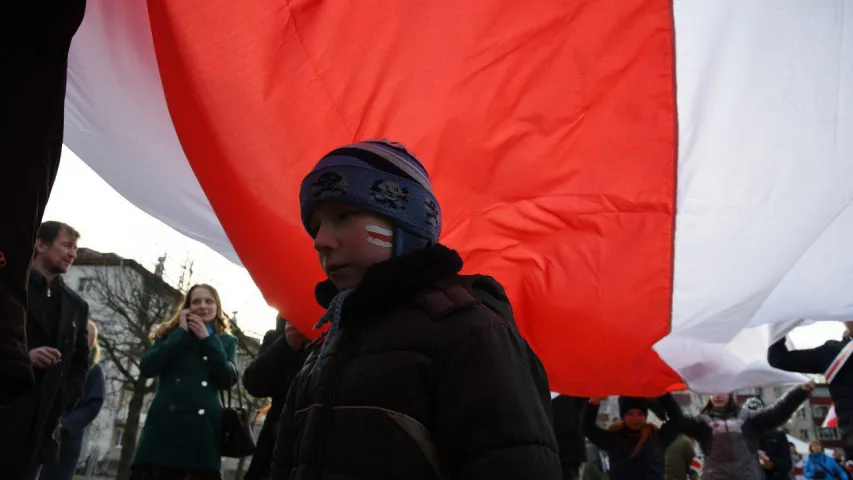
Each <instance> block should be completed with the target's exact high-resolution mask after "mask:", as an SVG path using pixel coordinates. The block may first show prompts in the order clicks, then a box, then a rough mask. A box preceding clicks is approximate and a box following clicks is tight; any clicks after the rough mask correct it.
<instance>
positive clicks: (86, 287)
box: [77, 277, 92, 293]
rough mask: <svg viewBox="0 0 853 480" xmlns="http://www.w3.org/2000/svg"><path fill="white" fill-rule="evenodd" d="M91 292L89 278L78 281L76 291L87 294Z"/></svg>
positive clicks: (90, 280)
mask: <svg viewBox="0 0 853 480" xmlns="http://www.w3.org/2000/svg"><path fill="white" fill-rule="evenodd" d="M91 290H92V279H91V278H89V277H82V278H81V279H80V283H79V284H78V286H77V291H78V292H81V293H88V292H90V291H91Z"/></svg>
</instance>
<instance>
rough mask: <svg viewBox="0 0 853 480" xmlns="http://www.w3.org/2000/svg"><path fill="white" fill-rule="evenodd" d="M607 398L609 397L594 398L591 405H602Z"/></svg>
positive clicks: (590, 401)
mask: <svg viewBox="0 0 853 480" xmlns="http://www.w3.org/2000/svg"><path fill="white" fill-rule="evenodd" d="M606 398H607V397H592V398H590V399H589V403H591V404H593V405H598V404H599V403H601V401H602V400H604V399H606Z"/></svg>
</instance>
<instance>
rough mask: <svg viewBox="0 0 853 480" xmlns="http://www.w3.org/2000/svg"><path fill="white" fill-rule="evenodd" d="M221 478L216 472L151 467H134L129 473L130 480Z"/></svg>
mask: <svg viewBox="0 0 853 480" xmlns="http://www.w3.org/2000/svg"><path fill="white" fill-rule="evenodd" d="M221 478H222V477H221V476H220V475H219V472H217V471H216V470H198V471H188V470H180V469H176V468H167V467H156V466H153V465H144V466H138V467H134V468H133V470H132V471H131V473H130V480H220V479H221Z"/></svg>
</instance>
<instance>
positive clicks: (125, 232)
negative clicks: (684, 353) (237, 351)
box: [44, 147, 276, 336]
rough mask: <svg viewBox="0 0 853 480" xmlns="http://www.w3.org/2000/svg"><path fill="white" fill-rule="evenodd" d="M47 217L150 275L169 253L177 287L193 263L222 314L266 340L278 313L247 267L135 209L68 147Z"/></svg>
mask: <svg viewBox="0 0 853 480" xmlns="http://www.w3.org/2000/svg"><path fill="white" fill-rule="evenodd" d="M44 219H45V220H58V221H61V222H65V223H68V224H69V225H71V226H73V227H74V228H76V229H77V230H78V231H79V232H80V235H81V237H80V241H79V246H80V247H86V248H91V249H93V250H97V251H99V252H103V253H110V252H111V253H115V254H118V255H119V256H122V257H124V258H129V259H133V260H136V261H137V262H139V263H140V264H142V266H144V267H146V268H148V269H149V270H151V271H153V270H154V266H155V265H156V264H157V259H158V258H159V257H160V256H162V255H163V254H164V253H166V254H167V258H166V274H165V277H166V280H167V281H168V282H169V283H171V284H173V285H174V284H176V283H177V279H178V276H179V275H180V266H181V264H182V263H183V262H184V260H185V259H187V258H189V259H192V260H193V261H194V265H193V280H194V282H195V283H209V284H211V285H213V286H214V287H216V289H217V290H219V294H220V295H221V297H222V303H223V305H222V308H223V310H225V311H226V312H228V313H229V314H230V313H231V312H233V311H237V312H238V315H237V319H238V321H239V324H240V326H241V327H242V328H243V329H244V330H246V331H249V332H253V333H255V334H257V335H259V336H262V335H263V334H264V333H265V332H266V331H267V330H268V329H271V328H274V327H275V315H276V312H275V310H274V309H272V308H270V307H269V306H268V305H267V303H266V301H265V300H264V298H263V296H262V295H261V292H260V291H259V290H258V288H257V287H256V286H255V283H254V282H253V281H252V278H251V276H249V273H248V272H247V271H246V269H245V268H243V267H241V266H238V265H235V264H234V263H232V262H231V261H230V260H227V259H225V257H223V256H222V255H220V254H219V253H217V252H215V251H213V250H212V249H210V248H208V247H207V246H206V245H204V244H202V243H199V242H197V241H195V240H192V239H190V238H188V237H186V236H184V235H183V234H181V233H178V232H177V231H175V230H173V229H172V228H171V227H169V226H167V225H165V224H164V223H162V222H160V221H159V220H157V219H156V218H154V217H152V216H150V215H148V214H147V213H145V212H143V211H142V210H140V209H138V208H136V207H135V206H134V205H133V204H131V203H130V202H128V201H127V200H125V199H124V197H122V196H121V195H119V194H118V192H116V191H115V190H113V188H112V187H110V186H109V185H108V184H107V183H106V182H105V181H104V180H102V179H101V177H99V176H98V174H97V173H95V172H94V170H92V169H91V168H89V166H88V165H86V164H85V163H84V162H83V161H82V160H80V159H79V158H78V157H77V156H76V155H75V154H74V153H73V152H72V151H71V150H69V149H68V148H66V147H63V149H62V161H61V163H60V167H59V174H58V175H57V177H56V183H55V184H54V186H53V192H52V193H51V196H50V201H49V202H48V205H47V209H46V211H45V214H44Z"/></svg>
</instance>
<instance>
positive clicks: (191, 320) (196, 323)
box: [187, 313, 210, 340]
mask: <svg viewBox="0 0 853 480" xmlns="http://www.w3.org/2000/svg"><path fill="white" fill-rule="evenodd" d="M187 326H188V327H189V331H190V332H191V333H192V334H193V335H195V336H196V337H197V338H198V339H199V340H204V339H205V338H207V337H209V336H210V334H209V333H207V325H205V324H204V321H203V320H202V319H201V318H199V317H198V316H196V315H194V314H192V313H191V314H189V315H187Z"/></svg>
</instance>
